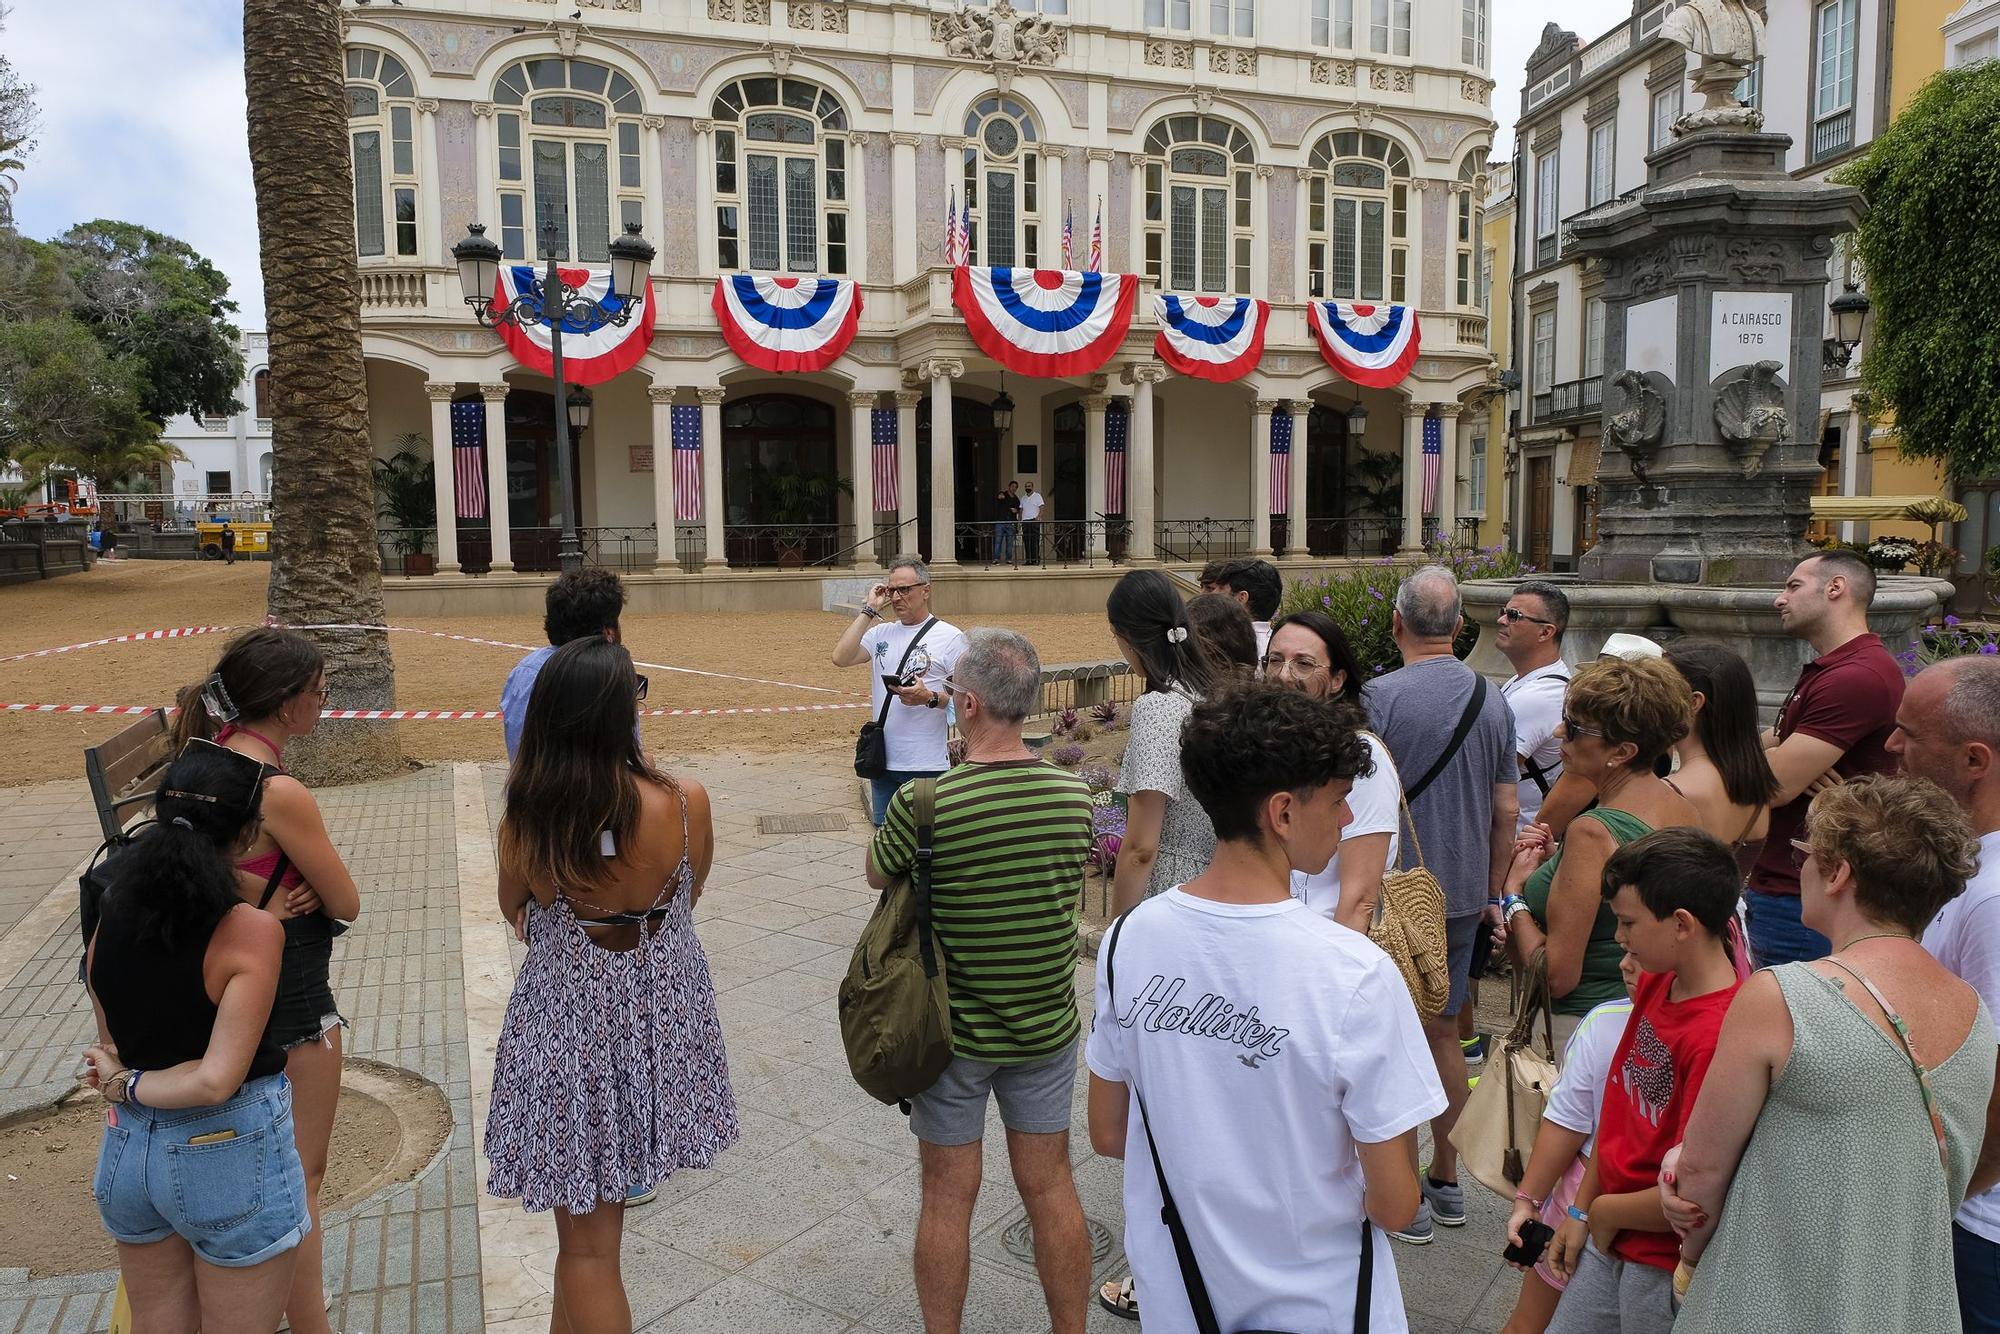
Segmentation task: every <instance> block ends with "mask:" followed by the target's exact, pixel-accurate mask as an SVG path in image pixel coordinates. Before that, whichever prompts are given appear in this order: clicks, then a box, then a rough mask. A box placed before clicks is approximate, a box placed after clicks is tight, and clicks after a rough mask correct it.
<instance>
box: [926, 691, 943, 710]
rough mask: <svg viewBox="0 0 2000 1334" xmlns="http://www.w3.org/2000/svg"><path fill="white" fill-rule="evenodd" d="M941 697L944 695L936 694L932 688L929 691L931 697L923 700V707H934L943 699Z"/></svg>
mask: <svg viewBox="0 0 2000 1334" xmlns="http://www.w3.org/2000/svg"><path fill="white" fill-rule="evenodd" d="M943 699H944V696H942V695H940V694H938V692H937V691H935V690H933V691H931V697H930V698H929V699H927V700H925V701H924V707H925V708H927V709H935V708H936V707H937V706H938V705H939V703H941V702H942V701H943Z"/></svg>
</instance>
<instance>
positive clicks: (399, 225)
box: [347, 47, 417, 259]
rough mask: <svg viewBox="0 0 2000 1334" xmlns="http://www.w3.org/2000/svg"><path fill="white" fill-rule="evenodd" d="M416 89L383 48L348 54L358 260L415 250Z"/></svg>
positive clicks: (353, 50)
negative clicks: (359, 258)
mask: <svg viewBox="0 0 2000 1334" xmlns="http://www.w3.org/2000/svg"><path fill="white" fill-rule="evenodd" d="M416 125H417V90H416V87H415V85H413V84H412V83H411V82H410V72H409V71H408V70H407V69H404V68H403V62H402V61H400V60H398V59H396V57H394V56H392V55H390V54H388V53H387V52H386V51H372V50H369V49H368V48H367V47H353V48H350V49H349V51H348V52H347V134H348V147H349V149H350V151H351V152H352V155H353V159H352V160H353V164H354V244H355V250H356V252H357V253H358V254H360V255H361V257H362V258H364V259H367V258H370V257H373V256H379V255H407V256H414V255H415V254H416V253H417V130H416Z"/></svg>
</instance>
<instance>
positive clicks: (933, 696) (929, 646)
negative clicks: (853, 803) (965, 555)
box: [833, 556, 965, 825]
mask: <svg viewBox="0 0 2000 1334" xmlns="http://www.w3.org/2000/svg"><path fill="white" fill-rule="evenodd" d="M884 607H887V608H889V612H890V615H889V617H888V618H884V616H883V615H882V609H883V608H884ZM964 651H965V632H964V631H962V630H960V629H959V628H958V627H957V626H955V625H953V624H951V622H949V621H941V620H937V619H936V618H935V617H933V616H932V614H931V572H930V570H929V569H928V568H927V567H926V566H925V565H924V563H923V562H922V561H920V560H918V559H917V558H916V557H915V556H898V557H896V559H894V560H892V561H890V562H889V573H888V574H887V575H886V576H885V577H884V580H883V582H881V583H879V584H877V585H875V587H874V588H872V589H870V590H869V592H868V600H867V604H866V605H865V606H863V607H862V609H861V611H860V613H859V614H857V615H856V616H855V618H854V620H853V622H852V623H851V624H850V625H849V626H848V627H847V632H846V633H845V634H843V635H841V637H840V642H839V643H838V644H836V645H834V646H833V665H834V666H836V667H860V666H862V665H864V664H865V665H866V666H867V667H868V669H869V671H868V702H869V704H870V706H871V707H873V709H874V710H875V712H874V715H873V716H874V717H876V718H880V719H881V720H882V734H883V740H884V741H885V743H886V749H887V751H888V757H889V767H888V768H887V769H886V770H885V771H884V772H882V773H879V774H873V775H871V776H870V777H869V782H870V784H871V785H872V787H873V795H874V801H873V803H872V804H873V807H874V809H872V810H871V811H870V812H869V815H870V818H872V819H873V820H874V821H875V823H876V824H878V825H879V824H881V823H882V817H883V816H884V815H885V814H886V813H887V812H888V810H889V798H891V797H893V796H895V795H896V789H897V788H899V787H901V786H902V785H903V784H905V783H907V782H909V781H910V780H911V779H913V778H930V777H934V776H935V775H938V774H941V773H943V772H944V771H945V770H946V769H949V768H950V767H951V760H950V758H949V756H948V755H947V754H946V751H945V742H946V740H947V737H948V735H949V733H950V730H951V716H950V713H949V711H948V710H947V709H946V707H945V705H946V698H945V689H944V683H945V678H947V677H949V676H950V675H951V672H952V668H954V667H955V666H957V665H958V655H959V654H960V653H962V652H964ZM890 680H894V681H897V682H901V683H902V684H898V685H896V686H895V687H894V688H893V689H892V688H891V687H890V685H889V681H890ZM892 696H893V699H892Z"/></svg>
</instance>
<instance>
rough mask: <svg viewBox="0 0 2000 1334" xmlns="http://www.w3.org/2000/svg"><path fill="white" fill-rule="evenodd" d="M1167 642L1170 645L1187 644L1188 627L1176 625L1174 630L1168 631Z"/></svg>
mask: <svg viewBox="0 0 2000 1334" xmlns="http://www.w3.org/2000/svg"><path fill="white" fill-rule="evenodd" d="M1167 642H1168V643H1169V644H1185V643H1187V627H1186V626H1185V625H1176V626H1174V627H1173V628H1172V629H1170V630H1168V631H1167Z"/></svg>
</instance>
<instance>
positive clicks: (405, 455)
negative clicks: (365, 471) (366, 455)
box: [375, 436, 437, 575]
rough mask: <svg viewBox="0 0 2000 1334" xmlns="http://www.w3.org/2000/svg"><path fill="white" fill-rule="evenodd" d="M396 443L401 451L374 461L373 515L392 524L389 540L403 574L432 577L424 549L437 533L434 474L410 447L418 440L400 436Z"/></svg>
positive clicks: (432, 559)
mask: <svg viewBox="0 0 2000 1334" xmlns="http://www.w3.org/2000/svg"><path fill="white" fill-rule="evenodd" d="M396 443H397V444H399V445H402V446H403V448H401V449H399V450H397V451H396V452H395V453H394V454H391V455H390V456H389V457H388V458H386V459H376V460H375V494H376V496H377V498H378V500H379V502H380V503H379V505H378V507H377V510H376V513H377V514H378V515H379V516H380V517H382V518H384V519H387V520H389V522H390V524H391V525H392V528H391V535H390V539H389V540H390V544H391V545H392V546H394V547H395V548H396V553H397V554H398V555H400V556H401V557H402V558H403V573H404V574H405V575H428V574H436V573H437V557H436V556H434V555H432V554H431V553H430V552H429V551H428V550H427V548H428V547H429V546H430V542H431V538H432V536H433V535H434V534H435V532H436V530H437V473H436V470H435V469H434V468H433V467H432V465H431V461H430V460H429V459H427V458H424V457H423V456H422V455H420V454H418V453H417V452H416V450H414V449H412V448H410V446H411V445H413V444H421V443H422V440H421V438H419V437H416V436H404V437H402V438H401V439H399V440H398V441H397V442H396Z"/></svg>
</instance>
